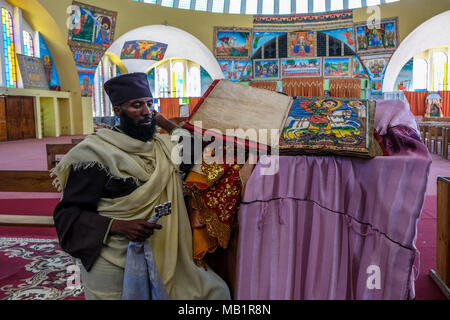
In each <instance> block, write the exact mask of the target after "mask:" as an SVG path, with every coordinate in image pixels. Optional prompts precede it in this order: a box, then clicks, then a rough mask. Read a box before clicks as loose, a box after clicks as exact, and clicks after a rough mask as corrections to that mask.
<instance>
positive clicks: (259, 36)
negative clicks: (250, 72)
mask: <svg viewBox="0 0 450 320" xmlns="http://www.w3.org/2000/svg"><path fill="white" fill-rule="evenodd" d="M284 34H286V32H253V41H252V43H253V44H252V56H253V55H254V54H255V53H256V51H258V49H259V48H261V47H262V46H263V45H264V44H266V43H267V42H269V41H271V40H273V39H275V38H278V37H279V36H282V35H284Z"/></svg>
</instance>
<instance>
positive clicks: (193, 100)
mask: <svg viewBox="0 0 450 320" xmlns="http://www.w3.org/2000/svg"><path fill="white" fill-rule="evenodd" d="M201 98H202V97H195V98H189V115H191V114H192V110H194V108H195V107H196V106H197V103H198V102H199V101H200V99H201Z"/></svg>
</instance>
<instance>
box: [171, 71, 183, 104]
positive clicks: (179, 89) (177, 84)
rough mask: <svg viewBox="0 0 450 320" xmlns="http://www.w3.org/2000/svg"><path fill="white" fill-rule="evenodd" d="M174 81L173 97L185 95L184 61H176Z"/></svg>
mask: <svg viewBox="0 0 450 320" xmlns="http://www.w3.org/2000/svg"><path fill="white" fill-rule="evenodd" d="M172 81H173V86H172V94H173V97H174V98H175V97H184V96H185V94H184V65H183V63H182V62H175V64H174V66H173V73H172Z"/></svg>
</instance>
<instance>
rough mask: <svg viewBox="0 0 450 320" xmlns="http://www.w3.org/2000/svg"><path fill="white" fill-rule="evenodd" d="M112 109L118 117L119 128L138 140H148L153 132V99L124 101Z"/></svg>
mask: <svg viewBox="0 0 450 320" xmlns="http://www.w3.org/2000/svg"><path fill="white" fill-rule="evenodd" d="M114 111H115V112H116V115H117V116H118V117H119V118H120V128H121V129H122V130H123V131H124V132H125V133H126V134H128V135H129V136H130V137H133V138H135V139H138V140H142V141H148V140H150V139H151V138H152V137H153V134H154V133H155V126H156V120H155V118H154V117H153V113H152V111H153V99H152V98H148V97H146V98H139V99H133V100H130V101H127V102H125V103H124V104H123V105H122V106H120V107H115V108H114Z"/></svg>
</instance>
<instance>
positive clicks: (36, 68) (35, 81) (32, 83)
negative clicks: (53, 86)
mask: <svg viewBox="0 0 450 320" xmlns="http://www.w3.org/2000/svg"><path fill="white" fill-rule="evenodd" d="M16 56H17V63H18V65H19V70H20V75H21V77H22V81H23V87H24V88H30V89H31V88H33V89H46V90H49V85H48V81H47V77H46V74H45V69H44V61H43V60H42V59H41V58H37V57H30V56H25V55H22V54H18V53H17V54H16Z"/></svg>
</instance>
